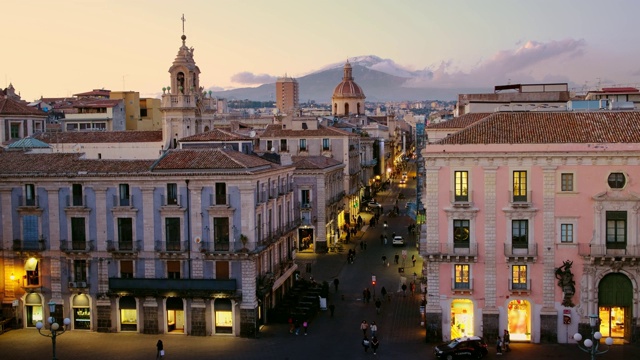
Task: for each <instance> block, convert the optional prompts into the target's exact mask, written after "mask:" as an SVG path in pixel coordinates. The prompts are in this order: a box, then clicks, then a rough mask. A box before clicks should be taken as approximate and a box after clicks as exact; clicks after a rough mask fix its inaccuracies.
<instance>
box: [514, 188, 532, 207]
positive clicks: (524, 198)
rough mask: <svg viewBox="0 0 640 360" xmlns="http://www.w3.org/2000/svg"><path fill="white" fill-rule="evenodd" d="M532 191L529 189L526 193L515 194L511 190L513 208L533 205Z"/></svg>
mask: <svg viewBox="0 0 640 360" xmlns="http://www.w3.org/2000/svg"><path fill="white" fill-rule="evenodd" d="M532 199H533V198H532V192H531V191H527V192H526V195H514V193H513V191H509V205H510V206H511V207H512V208H529V207H531V206H533V200H532Z"/></svg>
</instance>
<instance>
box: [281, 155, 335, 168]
mask: <svg viewBox="0 0 640 360" xmlns="http://www.w3.org/2000/svg"><path fill="white" fill-rule="evenodd" d="M291 162H292V163H293V166H295V168H296V169H300V170H312V169H326V168H329V167H332V166H336V165H340V164H342V162H340V161H338V160H336V159H332V158H330V157H326V156H320V155H318V156H292V157H291Z"/></svg>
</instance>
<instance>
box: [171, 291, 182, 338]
mask: <svg viewBox="0 0 640 360" xmlns="http://www.w3.org/2000/svg"><path fill="white" fill-rule="evenodd" d="M167 332H170V333H184V305H183V303H182V298H179V297H170V298H167Z"/></svg>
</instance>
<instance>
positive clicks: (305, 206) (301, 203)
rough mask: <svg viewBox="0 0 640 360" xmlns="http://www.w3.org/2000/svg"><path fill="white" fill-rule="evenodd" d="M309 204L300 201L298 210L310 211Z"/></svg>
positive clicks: (308, 202)
mask: <svg viewBox="0 0 640 360" xmlns="http://www.w3.org/2000/svg"><path fill="white" fill-rule="evenodd" d="M311 208H312V206H311V202H310V201H302V202H300V209H311Z"/></svg>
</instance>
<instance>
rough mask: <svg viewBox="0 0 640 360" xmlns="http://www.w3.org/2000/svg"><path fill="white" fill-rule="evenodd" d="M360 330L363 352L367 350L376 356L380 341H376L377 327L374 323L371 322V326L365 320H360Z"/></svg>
mask: <svg viewBox="0 0 640 360" xmlns="http://www.w3.org/2000/svg"><path fill="white" fill-rule="evenodd" d="M360 330H362V347H363V348H364V352H368V351H369V348H371V350H373V354H374V355H376V353H377V352H378V347H379V346H380V340H378V337H377V334H378V325H376V322H375V321H372V322H371V325H369V323H367V321H366V320H362V322H361V323H360ZM369 331H370V332H371V339H369V337H368V335H367V332H369Z"/></svg>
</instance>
